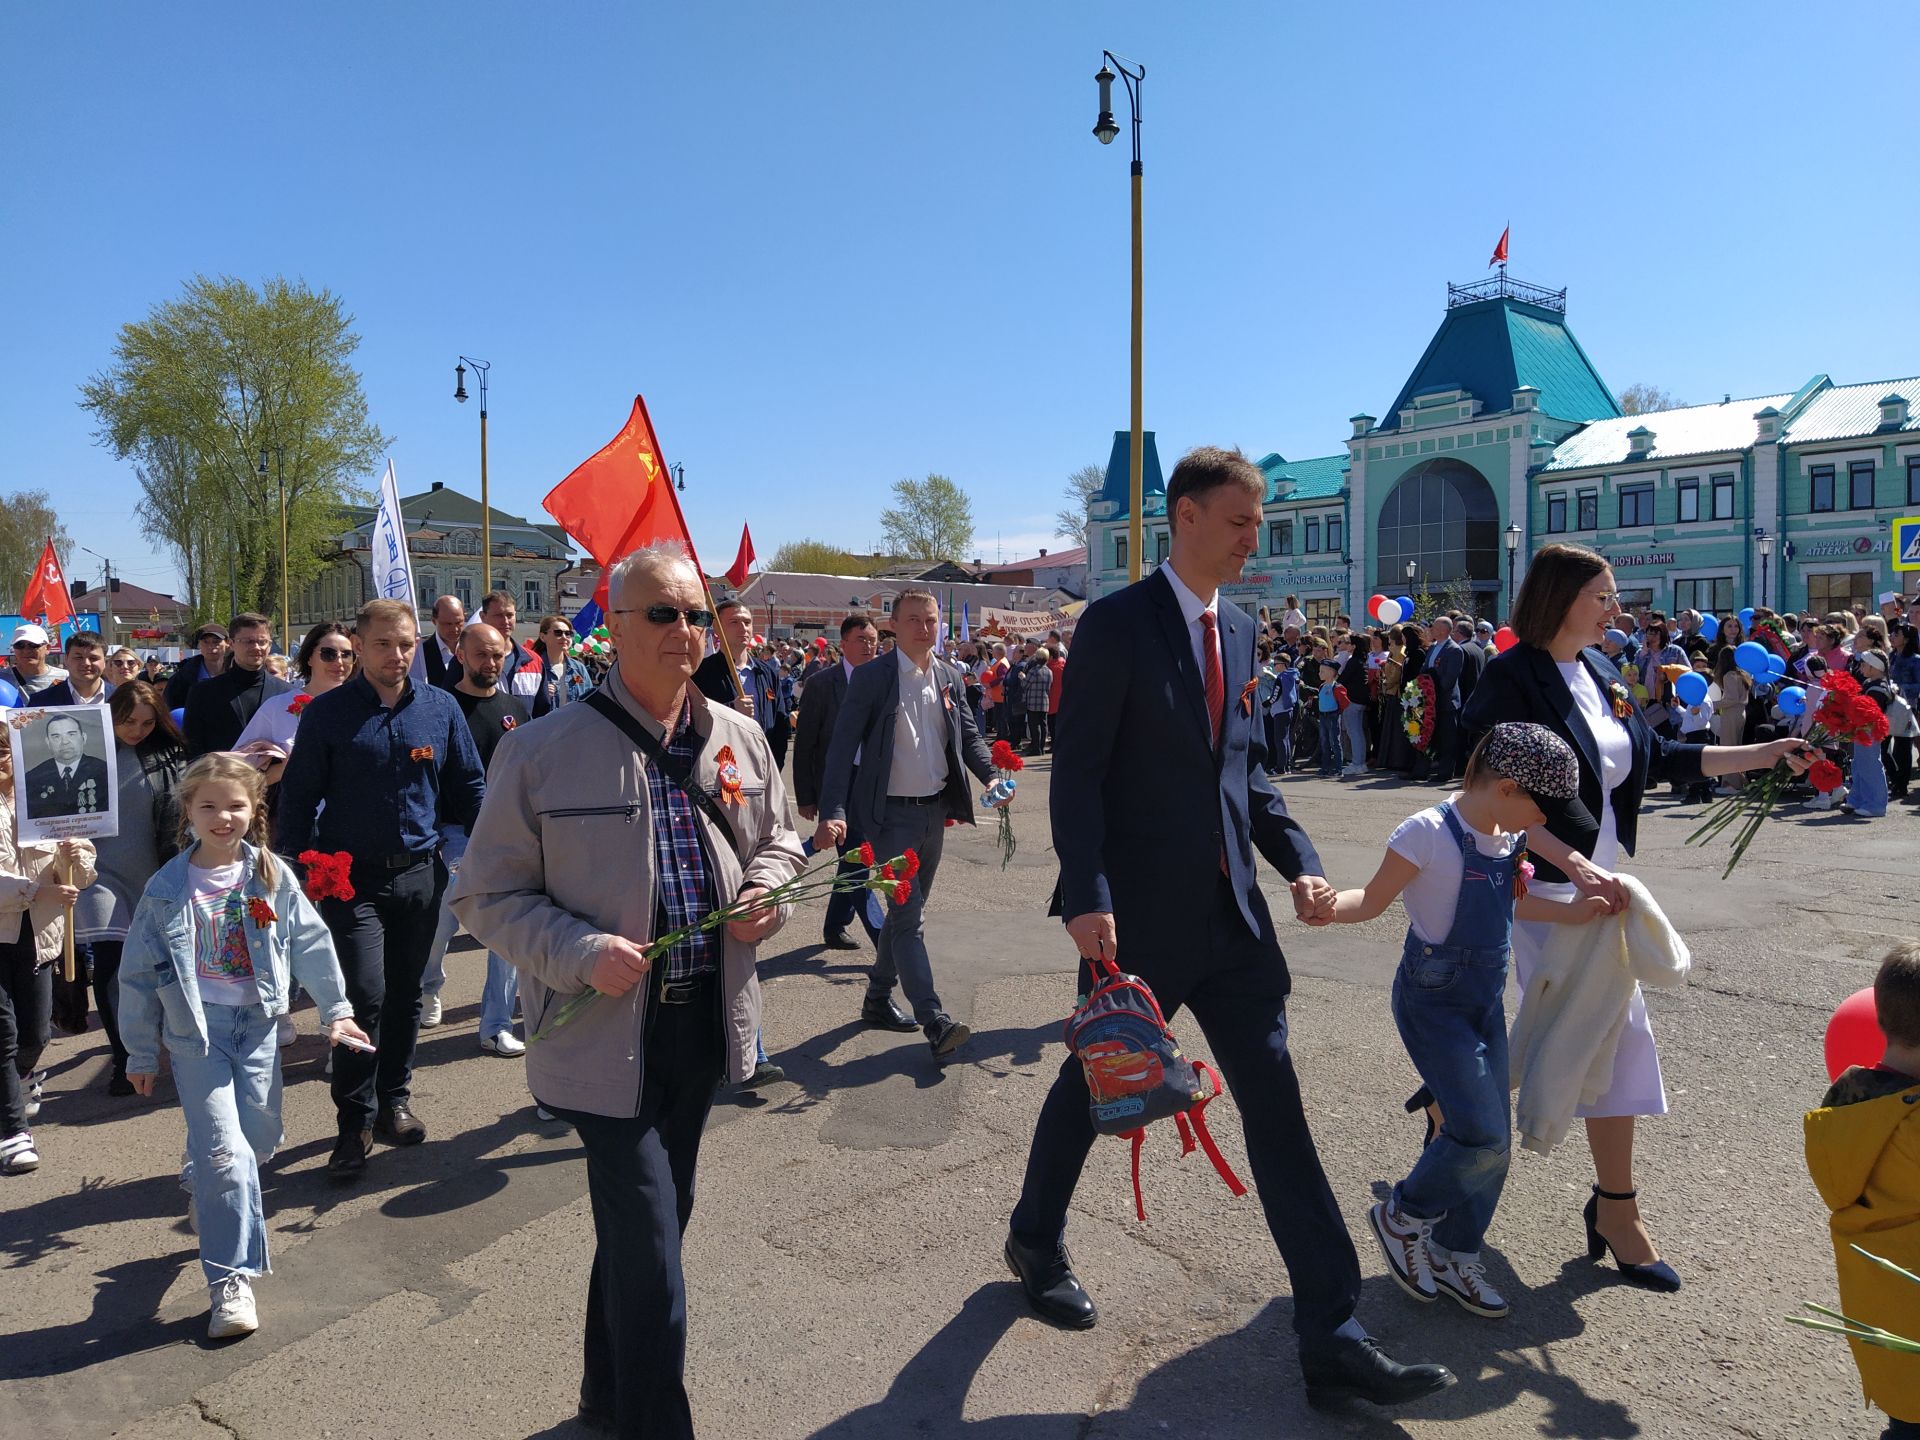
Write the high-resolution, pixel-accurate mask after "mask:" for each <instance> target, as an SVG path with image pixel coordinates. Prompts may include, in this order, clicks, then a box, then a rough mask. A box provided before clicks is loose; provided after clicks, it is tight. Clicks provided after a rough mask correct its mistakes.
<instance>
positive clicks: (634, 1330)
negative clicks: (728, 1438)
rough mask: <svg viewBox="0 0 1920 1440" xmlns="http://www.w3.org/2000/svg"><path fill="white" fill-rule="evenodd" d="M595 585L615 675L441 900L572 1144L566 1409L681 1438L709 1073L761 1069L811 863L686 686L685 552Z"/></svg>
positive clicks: (512, 769) (571, 711) (752, 756)
mask: <svg viewBox="0 0 1920 1440" xmlns="http://www.w3.org/2000/svg"><path fill="white" fill-rule="evenodd" d="M607 580H608V588H609V595H610V600H609V613H608V628H609V629H610V630H611V631H612V635H613V642H614V650H615V661H614V667H613V669H612V671H611V672H610V673H609V674H608V676H607V680H606V683H605V684H604V685H603V686H601V688H600V689H599V690H598V691H596V692H595V693H594V694H592V695H589V696H588V697H586V699H584V700H583V701H581V702H580V703H579V704H576V705H566V706H562V707H561V708H560V709H558V710H556V711H554V712H553V713H552V714H551V715H549V716H548V717H547V718H545V719H543V720H541V721H539V722H538V723H536V724H533V725H524V726H519V727H517V728H516V729H514V730H513V731H511V732H510V733H508V734H507V735H505V736H504V737H503V738H502V739H501V741H500V744H499V747H498V748H497V749H496V750H495V751H494V756H493V763H492V765H491V767H490V769H489V772H488V786H487V798H486V803H485V804H484V805H483V806H482V807H481V810H480V815H479V818H478V820H477V821H475V823H474V825H473V828H472V840H471V843H470V845H469V846H468V849H467V852H466V856H465V858H464V860H463V861H462V863H461V867H460V875H459V877H458V879H457V880H456V882H455V883H454V886H453V891H452V896H451V901H450V903H451V904H452V906H453V909H454V913H455V914H456V915H458V916H459V919H460V922H461V924H463V925H464V926H465V927H466V928H467V930H468V931H469V933H471V934H472V935H473V936H474V937H475V938H476V939H478V940H479V941H480V943H481V944H483V945H485V946H487V947H488V948H489V949H491V950H494V951H496V952H498V953H499V954H500V955H502V956H504V957H505V958H506V959H507V960H508V961H510V962H511V963H512V964H513V965H514V967H515V968H516V969H518V970H519V972H520V998H521V1004H522V1008H523V1010H524V1013H525V1015H526V1021H527V1030H528V1033H529V1035H530V1037H531V1038H530V1040H529V1042H528V1046H527V1052H526V1066H527V1083H528V1088H529V1089H530V1090H531V1091H532V1092H533V1095H534V1097H535V1098H536V1100H538V1101H539V1102H540V1103H541V1104H543V1105H545V1106H546V1107H547V1109H549V1110H551V1111H552V1112H554V1113H555V1114H557V1115H558V1116H559V1117H560V1118H562V1119H564V1120H566V1121H567V1122H568V1123H569V1124H570V1125H572V1126H573V1128H574V1130H575V1131H576V1132H577V1133H578V1134H579V1136H580V1140H581V1144H582V1146H583V1147H584V1148H585V1150H586V1154H587V1188H588V1193H589V1195H590V1196H591V1198H592V1202H593V1221H594V1237H595V1251H594V1258H593V1263H592V1268H591V1271H590V1275H589V1278H588V1282H587V1307H586V1329H585V1338H584V1354H585V1359H584V1377H583V1379H582V1381H581V1384H580V1413H581V1418H582V1420H583V1421H585V1422H586V1423H587V1424H589V1425H590V1426H592V1427H594V1428H599V1429H608V1430H614V1431H617V1433H619V1434H622V1435H646V1436H649V1437H659V1440H690V1437H691V1436H692V1435H693V1419H692V1415H691V1412H690V1409H689V1407H688V1402H687V1391H686V1385H685V1381H684V1369H685V1361H686V1349H687V1309H686V1279H685V1276H684V1274H683V1271H682V1268H681V1254H682V1252H681V1238H682V1236H683V1234H684V1232H685V1230H686V1227H687V1222H688V1220H689V1218H690V1217H691V1215H692V1213H693V1191H694V1173H695V1169H696V1167H697V1165H698V1162H699V1157H700V1137H701V1132H702V1130H703V1128H704V1127H705V1125H706V1120H707V1113H708V1111H709V1110H710V1109H711V1107H712V1105H713V1097H714V1092H715V1089H716V1088H717V1086H718V1085H719V1084H720V1082H721V1081H722V1080H731V1081H733V1082H734V1083H736V1084H739V1083H741V1082H744V1081H746V1080H747V1079H748V1078H749V1077H750V1076H751V1075H752V1073H753V1069H754V1037H755V1035H756V1034H757V1033H758V1032H759V1029H760V985H759V981H758V980H757V978H756V976H755V963H756V956H757V949H758V946H759V944H760V942H761V941H762V940H764V939H766V938H767V937H768V936H769V935H771V934H773V933H774V932H775V931H776V930H778V929H779V928H780V926H781V925H782V924H784V923H785V922H786V920H787V918H788V915H789V912H790V911H791V908H792V906H791V904H790V903H789V896H790V895H791V894H792V888H793V887H791V886H790V885H789V882H790V881H792V880H793V879H794V878H795V877H796V876H797V875H798V874H799V873H800V870H801V866H802V863H803V856H802V853H801V849H800V841H799V837H798V836H797V835H795V834H794V832H793V831H792V830H791V829H789V828H788V825H787V822H786V819H785V816H786V813H787V795H786V788H785V786H784V784H783V783H782V781H781V778H780V772H779V771H778V769H776V768H775V766H774V763H773V752H772V750H771V748H770V747H769V745H768V741H767V736H766V732H765V730H764V729H763V728H762V727H761V725H760V723H759V722H758V720H757V719H756V718H755V717H754V716H751V715H743V714H741V713H740V712H739V711H737V710H735V709H734V708H733V707H732V706H730V705H727V704H724V703H721V702H717V701H713V700H710V699H709V698H708V697H707V696H706V695H704V694H702V693H701V692H700V691H699V690H698V689H697V688H696V687H694V686H693V685H692V684H691V680H692V676H693V672H694V668H695V666H696V665H697V664H698V662H699V660H700V658H701V655H702V653H703V651H704V649H705V646H706V636H707V631H708V630H709V629H710V628H711V627H712V625H713V623H714V617H713V614H712V612H711V611H710V610H709V609H708V608H707V606H708V604H709V602H708V600H707V598H706V593H705V589H704V586H703V585H702V583H701V578H700V573H699V571H698V570H697V569H695V568H694V565H693V562H692V559H691V558H690V556H689V555H688V553H687V551H686V550H685V549H684V548H683V547H681V546H679V545H677V544H673V543H670V542H661V543H658V544H654V545H649V546H647V547H645V548H643V549H640V550H636V551H635V552H633V553H632V554H631V555H628V556H627V557H626V558H625V559H623V560H621V561H620V563H619V564H617V565H615V566H614V567H613V568H612V570H611V571H610V572H609V574H608V577H607ZM930 642H931V637H929V643H930ZM823 861H824V864H823V866H822V868H821V872H820V882H819V891H820V893H821V894H823V895H824V894H825V893H826V890H827V888H828V887H830V886H831V884H832V883H833V882H832V875H833V870H834V868H835V866H834V861H833V859H832V858H831V857H823ZM609 877H618V879H617V883H610V880H609ZM896 884H898V885H899V886H910V884H911V881H910V880H901V881H898V882H896Z"/></svg>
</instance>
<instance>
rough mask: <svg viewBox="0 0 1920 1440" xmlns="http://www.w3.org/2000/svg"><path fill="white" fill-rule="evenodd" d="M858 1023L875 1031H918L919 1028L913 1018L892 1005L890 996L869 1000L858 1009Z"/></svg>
mask: <svg viewBox="0 0 1920 1440" xmlns="http://www.w3.org/2000/svg"><path fill="white" fill-rule="evenodd" d="M860 1023H861V1024H862V1025H868V1026H871V1027H872V1028H873V1029H875V1030H900V1031H907V1030H918V1029H919V1028H920V1027H919V1025H917V1024H916V1023H915V1022H914V1018H913V1017H912V1016H911V1015H909V1014H907V1012H906V1011H904V1010H902V1009H901V1008H900V1007H899V1006H898V1005H896V1004H894V1003H893V997H892V996H891V995H889V996H886V997H885V998H883V999H880V1000H873V999H869V1000H868V1001H867V1002H866V1004H864V1005H862V1006H861V1007H860Z"/></svg>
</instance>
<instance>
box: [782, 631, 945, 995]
mask: <svg viewBox="0 0 1920 1440" xmlns="http://www.w3.org/2000/svg"><path fill="white" fill-rule="evenodd" d="M879 648H880V632H879V631H878V630H876V629H875V628H874V624H873V620H872V619H871V617H869V616H868V615H867V614H866V613H865V612H864V611H859V610H856V611H854V612H853V613H852V614H851V615H848V616H847V617H846V619H844V620H842V621H841V622H840V658H839V659H838V660H835V661H834V662H833V664H831V665H828V666H823V667H821V668H820V669H818V670H816V671H814V672H813V674H811V675H809V676H808V677H807V683H806V685H805V686H804V687H803V688H802V689H801V692H800V724H799V726H798V728H797V729H796V731H795V733H794V741H793V803H794V806H795V808H797V809H798V810H799V812H800V818H801V819H802V820H811V821H814V822H816V823H817V822H818V821H819V819H820V787H821V785H822V783H823V782H824V781H825V780H826V777H827V747H828V745H830V744H831V743H832V742H833V727H834V723H835V722H836V721H837V720H839V718H840V707H841V706H842V705H843V704H844V703H845V702H846V698H847V684H848V682H849V681H851V680H852V679H853V672H854V671H855V670H856V669H858V668H859V667H860V666H862V665H864V664H866V663H867V662H868V661H869V660H871V659H873V654H874V651H876V650H878V649H879ZM860 838H861V837H860V836H858V835H854V834H849V835H848V836H847V838H846V839H844V840H842V841H841V842H840V859H841V865H840V868H841V870H842V871H849V870H860V869H863V868H864V867H863V866H862V865H861V864H860V861H859V859H858V857H855V859H854V860H853V861H852V863H851V864H849V863H848V862H847V858H846V857H847V851H848V850H849V849H852V848H854V847H856V846H858V845H859V843H860ZM878 905H879V901H878V900H877V899H876V898H875V897H874V896H873V895H872V894H871V893H870V892H869V891H867V890H865V889H860V890H842V891H839V892H837V893H835V895H834V896H833V898H832V899H831V900H829V901H827V919H826V926H825V944H826V947H827V948H828V949H829V950H858V949H859V948H860V942H859V941H858V940H855V939H854V938H853V937H852V936H851V935H849V934H847V926H848V925H849V924H850V923H851V922H852V921H853V919H854V918H855V917H856V916H858V917H859V920H860V923H861V925H862V926H864V927H865V929H866V931H867V938H868V939H870V940H872V941H873V943H874V944H875V945H878V944H879V943H880V926H879V924H878V923H876V922H875V920H874V919H873V915H874V913H875V911H876V909H877V907H878ZM868 1023H869V1024H873V1025H878V1026H880V1027H881V1028H882V1029H887V1030H913V1029H916V1028H918V1027H916V1026H915V1025H914V1023H913V1021H912V1019H911V1018H909V1017H908V1016H906V1015H902V1014H901V1013H900V1010H899V1007H897V1006H895V1005H894V1004H893V1002H892V1001H891V1000H889V1001H888V1002H887V1005H886V1010H885V1013H882V1012H881V1011H880V1010H879V1009H878V1008H877V1007H876V1010H875V1013H874V1015H873V1017H872V1018H871V1019H869V1021H868Z"/></svg>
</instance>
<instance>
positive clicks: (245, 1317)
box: [207, 1275, 260, 1340]
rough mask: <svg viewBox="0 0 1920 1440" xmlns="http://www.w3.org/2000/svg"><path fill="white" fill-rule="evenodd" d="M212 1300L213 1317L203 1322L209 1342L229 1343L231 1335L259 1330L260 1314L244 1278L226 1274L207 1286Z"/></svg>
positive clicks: (251, 1289)
mask: <svg viewBox="0 0 1920 1440" xmlns="http://www.w3.org/2000/svg"><path fill="white" fill-rule="evenodd" d="M207 1293H208V1295H209V1296H211V1297H212V1300H213V1314H212V1316H211V1317H210V1318H209V1319H208V1321H207V1338H208V1339H209V1340H230V1339H232V1338H233V1337H234V1336H235V1335H251V1334H253V1332H254V1331H256V1330H258V1329H259V1328H260V1314H259V1311H258V1310H256V1309H255V1308H254V1304H253V1286H252V1285H251V1284H250V1283H249V1282H248V1280H247V1277H246V1276H244V1275H229V1276H227V1278H226V1279H224V1280H216V1281H214V1282H213V1284H211V1285H209V1286H208V1287H207Z"/></svg>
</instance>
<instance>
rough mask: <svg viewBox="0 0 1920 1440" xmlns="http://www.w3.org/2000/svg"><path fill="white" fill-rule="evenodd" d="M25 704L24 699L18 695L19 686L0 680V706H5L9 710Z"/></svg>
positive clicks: (9, 681)
mask: <svg viewBox="0 0 1920 1440" xmlns="http://www.w3.org/2000/svg"><path fill="white" fill-rule="evenodd" d="M26 703H27V702H26V697H25V696H24V695H22V694H21V693H20V687H19V686H17V685H15V684H14V683H13V682H12V681H11V680H0V705H5V706H6V707H7V708H8V709H10V710H11V709H17V708H18V707H20V706H22V705H24V704H26Z"/></svg>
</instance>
